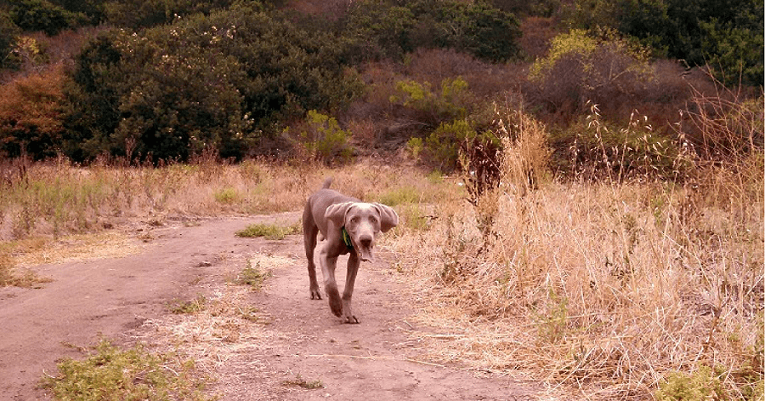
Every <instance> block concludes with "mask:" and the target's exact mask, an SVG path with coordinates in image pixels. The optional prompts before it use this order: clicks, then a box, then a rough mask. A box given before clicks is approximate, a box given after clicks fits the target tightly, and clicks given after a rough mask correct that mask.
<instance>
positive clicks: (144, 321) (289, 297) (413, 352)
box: [0, 213, 540, 401]
mask: <svg viewBox="0 0 765 401" xmlns="http://www.w3.org/2000/svg"><path fill="white" fill-rule="evenodd" d="M297 216H298V215H297V214H295V213H288V214H282V215H274V216H262V217H253V218H247V219H245V218H227V219H219V220H206V221H202V222H201V223H200V224H198V225H195V226H186V225H182V224H175V225H172V226H169V227H160V228H156V229H153V230H152V231H151V232H150V233H147V232H146V231H144V232H142V233H141V236H142V237H143V238H151V239H152V240H151V241H150V242H149V243H148V244H146V245H145V246H143V247H142V248H141V249H140V252H139V253H137V254H134V255H130V256H126V257H122V258H115V259H100V260H87V261H80V262H68V263H64V264H56V265H43V266H39V267H36V268H35V269H34V270H36V271H37V272H39V273H40V274H42V275H45V276H49V277H51V278H52V279H53V281H52V282H51V283H48V284H45V285H44V288H42V289H36V290H35V289H18V288H3V289H0V325H1V326H0V330H2V331H1V334H0V399H1V400H35V399H46V398H47V397H48V396H47V395H46V394H45V393H44V392H43V391H42V390H40V389H37V388H36V384H37V382H38V380H39V379H40V378H41V377H42V375H43V371H45V372H50V373H55V362H56V360H57V359H59V358H61V357H65V356H71V357H74V358H80V357H82V354H81V353H80V352H79V351H78V350H77V349H76V347H77V346H86V345H90V344H93V343H94V342H96V341H97V340H98V336H99V335H102V336H104V337H106V338H111V339H115V340H116V341H117V342H120V341H124V342H125V343H130V342H131V341H133V340H134V339H136V338H141V339H142V341H147V340H148V341H151V338H152V337H153V336H157V335H161V332H162V331H161V330H158V329H157V328H156V326H157V322H162V321H166V320H168V319H172V317H170V318H168V316H169V315H170V313H169V310H168V306H167V305H168V303H169V302H171V301H172V300H174V299H191V298H193V297H194V296H196V295H197V294H204V293H211V292H213V291H216V289H218V290H219V289H221V288H226V287H227V286H229V285H230V281H231V278H232V275H235V274H236V272H237V271H241V269H242V268H243V267H244V266H245V264H246V261H247V260H248V259H249V260H253V261H259V262H257V263H259V264H260V265H259V268H260V269H262V270H264V271H268V272H270V277H269V278H268V279H267V280H266V281H265V284H264V287H263V288H262V290H261V291H257V292H256V291H248V292H246V296H245V298H246V299H245V301H246V303H247V304H248V305H251V306H252V307H254V308H256V309H257V311H258V312H257V313H258V315H259V320H260V322H257V321H255V322H249V321H246V322H244V323H239V324H245V325H256V326H258V330H261V331H262V333H267V334H263V336H262V337H261V338H250V339H248V340H246V341H245V340H241V341H232V342H231V343H230V344H223V345H221V346H222V347H227V348H226V349H227V350H229V351H230V352H227V353H226V356H225V358H218V360H217V362H216V363H215V364H213V367H212V368H211V369H212V370H211V372H210V373H211V374H212V375H213V376H214V377H215V379H216V381H215V382H214V383H213V384H212V385H211V386H210V390H211V391H212V392H213V393H214V394H219V395H221V398H222V399H223V400H273V399H280V400H285V399H286V400H312V399H327V398H331V399H336V400H356V399H374V400H376V401H384V400H402V399H406V400H421V399H422V400H431V399H432V400H527V399H528V400H532V399H537V395H536V394H537V393H536V390H540V388H539V387H538V386H532V385H530V384H522V383H518V382H514V381H512V380H510V379H508V378H504V377H479V376H478V375H476V374H475V373H474V372H468V371H465V370H461V369H459V368H457V367H446V366H441V365H437V364H431V363H429V362H427V361H426V360H423V359H422V358H421V355H422V353H423V350H422V349H421V348H420V347H419V344H418V343H417V341H416V340H413V338H416V337H415V336H412V335H411V334H412V333H417V334H419V335H423V334H425V335H427V329H426V328H423V327H417V326H416V325H413V324H412V323H411V322H410V321H409V320H407V316H408V315H409V314H410V313H411V311H412V308H416V305H414V304H413V298H412V297H410V296H409V294H408V290H407V286H406V284H405V283H402V282H401V280H403V279H404V278H403V277H402V276H400V275H398V274H396V273H394V272H393V271H392V270H391V269H390V267H389V264H390V261H391V259H392V256H391V255H389V254H386V253H385V252H384V250H380V251H378V255H377V256H378V257H377V262H376V263H374V264H362V267H361V270H360V272H359V276H358V279H357V282H356V291H355V293H354V306H355V308H354V309H355V311H356V313H357V316H358V317H359V319H360V321H361V324H359V325H346V324H341V323H340V321H339V319H337V318H335V317H334V316H332V315H331V313H330V312H329V308H328V305H327V304H326V301H325V300H323V301H311V300H310V299H309V296H308V283H307V281H308V280H307V277H306V271H305V261H304V260H303V258H302V257H301V255H302V253H303V251H302V238H301V237H300V236H290V237H287V238H286V239H284V240H281V241H267V240H264V239H259V238H255V239H253V238H238V237H236V236H234V235H233V234H234V232H236V231H237V230H240V229H242V228H244V227H246V226H247V225H248V224H252V223H253V222H257V221H275V220H278V221H294V220H296V219H297ZM138 241H139V240H138V239H136V242H138ZM253 258H254V259H253ZM275 258H278V260H281V261H282V262H284V261H286V263H277V264H269V260H276V259H275ZM341 260H342V262H341V263H344V259H341ZM339 266H340V264H339ZM338 270H339V271H338V273H340V274H339V276H340V277H339V278H338V282H340V283H342V282H343V280H344V277H343V273H344V269H340V268H338ZM320 279H321V278H320ZM264 321H265V322H266V323H267V324H265V325H264V324H263V322H264ZM253 327H255V326H253ZM261 328H262V329H261ZM72 345H73V346H74V347H73V346H72ZM300 379H304V380H306V381H312V382H320V383H321V385H322V387H320V388H317V389H305V388H302V387H299V386H291V385H285V383H287V382H290V381H293V382H294V381H298V380H300Z"/></svg>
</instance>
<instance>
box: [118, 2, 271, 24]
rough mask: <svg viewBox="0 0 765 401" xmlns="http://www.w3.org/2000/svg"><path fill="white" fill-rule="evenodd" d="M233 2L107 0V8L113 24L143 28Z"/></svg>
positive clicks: (218, 7) (210, 10)
mask: <svg viewBox="0 0 765 401" xmlns="http://www.w3.org/2000/svg"><path fill="white" fill-rule="evenodd" d="M233 3H234V1H232V0H202V1H188V0H186V1H177V0H122V1H110V2H107V3H106V4H105V8H104V9H105V15H106V18H107V20H108V21H109V22H110V23H112V24H114V25H117V26H122V27H128V28H131V29H140V28H149V27H153V26H157V25H163V24H169V23H171V22H173V21H175V20H176V19H178V18H188V17H190V16H193V15H194V14H197V13H203V14H206V15H209V14H210V13H211V12H212V11H213V10H215V9H223V8H226V7H229V6H230V5H231V4H233ZM250 3H252V4H258V3H259V2H257V1H253V2H250Z"/></svg>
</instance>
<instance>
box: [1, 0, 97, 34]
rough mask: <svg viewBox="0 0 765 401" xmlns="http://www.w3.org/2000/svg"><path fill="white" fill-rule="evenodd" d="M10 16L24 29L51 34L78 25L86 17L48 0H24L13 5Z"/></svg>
mask: <svg viewBox="0 0 765 401" xmlns="http://www.w3.org/2000/svg"><path fill="white" fill-rule="evenodd" d="M10 17H11V19H12V20H13V22H14V23H15V24H16V25H18V26H19V27H20V28H21V29H23V30H26V31H43V32H45V34H46V35H49V36H53V35H55V34H57V33H59V32H61V31H62V30H64V29H69V28H71V27H73V26H77V25H78V24H79V23H81V22H82V20H83V18H84V16H82V15H78V14H75V13H72V12H70V11H68V10H66V9H64V8H63V7H60V6H57V5H55V4H52V3H51V2H49V1H47V0H22V1H20V2H18V3H16V4H15V5H14V6H12V7H11V9H10Z"/></svg>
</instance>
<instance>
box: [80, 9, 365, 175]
mask: <svg viewBox="0 0 765 401" xmlns="http://www.w3.org/2000/svg"><path fill="white" fill-rule="evenodd" d="M340 50H341V49H340V48H339V47H338V46H337V45H336V43H335V42H334V41H333V40H332V38H330V37H329V36H327V35H324V34H320V33H309V32H306V31H304V30H301V29H299V28H298V27H296V26H294V25H292V24H291V23H290V22H288V21H284V20H277V19H275V18H272V17H270V16H268V15H266V14H264V13H262V12H259V11H257V10H256V9H253V8H251V7H244V6H242V7H238V6H235V7H233V8H231V9H230V10H226V11H219V12H213V13H212V14H211V15H210V16H204V15H196V16H193V17H190V18H184V19H181V20H178V21H176V22H175V23H174V24H172V25H167V26H160V27H156V28H151V29H147V30H146V31H144V32H142V33H141V34H140V35H130V34H128V33H126V32H124V31H111V32H108V33H106V34H103V35H101V36H99V37H98V38H97V39H96V40H94V41H93V42H91V44H90V45H88V46H87V47H86V48H85V49H84V50H83V52H82V54H81V55H80V56H78V58H77V62H76V66H75V69H74V71H73V73H72V80H73V85H71V87H69V88H68V90H67V98H68V100H69V101H68V107H67V121H66V128H67V131H66V136H67V139H68V141H67V146H65V150H66V153H67V154H68V155H69V156H70V157H72V158H73V159H75V160H78V161H80V160H90V159H92V158H94V157H95V156H96V155H98V154H100V153H102V152H108V153H110V154H112V155H127V156H128V157H129V158H135V157H141V158H146V157H152V158H153V159H154V160H157V159H164V160H167V159H176V158H177V159H180V160H187V159H189V158H190V157H191V156H193V155H197V154H200V153H201V152H203V151H204V150H205V149H208V148H210V149H214V150H216V151H218V152H219V153H220V156H221V157H224V158H229V157H233V158H242V157H243V156H245V155H247V154H248V153H249V152H250V150H253V149H255V145H256V144H257V141H258V140H259V139H260V138H261V137H262V136H263V134H264V133H265V134H266V136H268V135H274V134H275V133H276V132H277V131H276V129H275V128H276V126H277V125H278V124H279V122H280V121H283V120H286V119H291V118H295V117H298V116H302V115H303V113H305V111H306V110H309V109H312V108H314V109H331V108H333V107H338V106H340V105H342V104H345V103H346V102H348V101H349V100H350V99H351V98H353V96H354V95H355V93H357V91H358V90H359V85H358V84H357V81H356V78H355V76H353V75H352V74H348V73H347V71H346V67H345V66H344V65H343V64H341V63H338V62H336V61H335V60H337V57H336V56H337V55H338V54H339V52H340Z"/></svg>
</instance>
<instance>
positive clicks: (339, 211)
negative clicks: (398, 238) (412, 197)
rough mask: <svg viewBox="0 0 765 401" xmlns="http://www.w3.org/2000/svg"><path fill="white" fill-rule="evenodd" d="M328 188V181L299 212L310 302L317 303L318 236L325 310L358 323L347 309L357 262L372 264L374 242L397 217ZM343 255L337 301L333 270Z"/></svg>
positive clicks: (375, 204) (383, 206) (394, 213)
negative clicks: (321, 244)
mask: <svg viewBox="0 0 765 401" xmlns="http://www.w3.org/2000/svg"><path fill="white" fill-rule="evenodd" d="M331 184H332V178H327V179H326V180H325V181H324V184H323V185H322V187H321V189H320V190H318V191H317V192H315V193H314V194H312V195H311V196H310V197H309V198H308V201H307V202H306V205H305V210H304V212H303V240H304V243H305V256H306V258H308V278H309V281H310V290H311V299H319V300H320V299H321V293H319V283H318V282H317V281H316V265H315V264H314V260H313V254H314V248H316V243H317V236H318V234H319V233H321V236H322V237H323V238H324V239H326V240H327V242H326V244H325V246H324V247H323V248H322V249H321V250H320V251H319V264H320V265H321V271H322V273H323V276H324V291H325V292H326V294H327V298H328V299H329V308H330V310H331V311H332V313H333V314H334V315H335V316H337V317H341V318H342V320H343V321H344V322H345V323H359V319H358V318H356V316H355V315H354V314H353V310H352V309H351V298H352V296H353V284H354V282H355V281H356V273H357V272H358V270H359V264H360V262H361V261H364V262H366V261H370V262H371V261H373V260H374V256H373V254H372V250H373V249H374V245H375V238H376V237H377V235H378V234H379V233H380V232H386V231H388V230H390V229H391V228H393V227H395V226H396V225H398V214H396V211H395V210H393V209H392V208H390V207H389V206H386V205H383V204H380V203H364V202H361V201H360V200H358V199H356V198H352V197H350V196H346V195H343V194H341V193H339V192H337V191H335V190H332V189H329V186H330V185H331ZM345 254H350V255H349V256H348V273H347V274H346V278H345V288H344V289H343V296H342V298H340V293H339V292H338V290H337V283H336V282H335V267H336V266H337V257H338V256H340V255H345Z"/></svg>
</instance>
